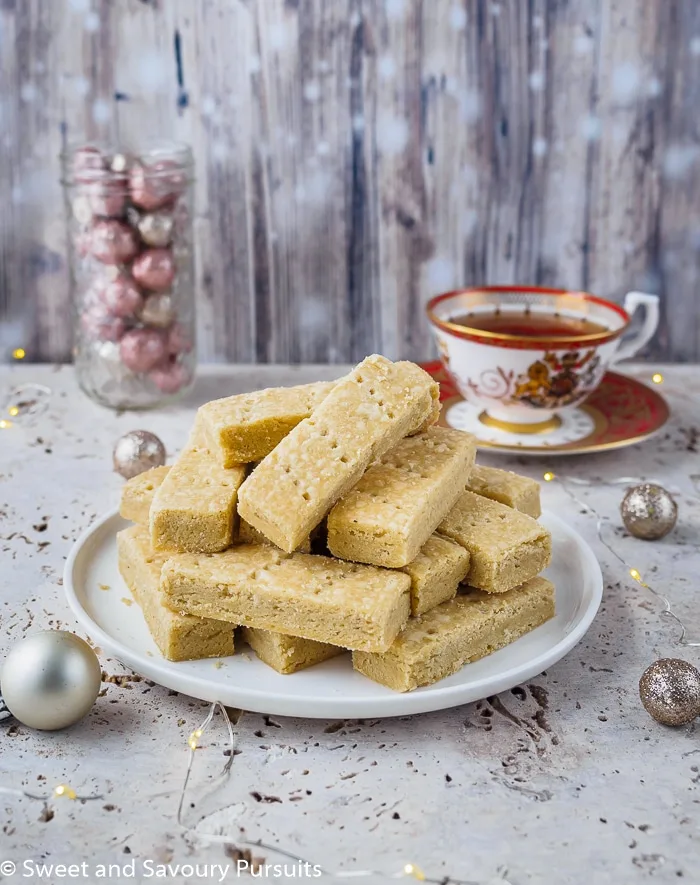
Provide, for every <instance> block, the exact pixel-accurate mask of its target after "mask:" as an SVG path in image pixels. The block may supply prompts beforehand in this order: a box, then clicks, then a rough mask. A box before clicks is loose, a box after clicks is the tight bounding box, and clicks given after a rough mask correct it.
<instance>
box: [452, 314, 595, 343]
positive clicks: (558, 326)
mask: <svg viewBox="0 0 700 885" xmlns="http://www.w3.org/2000/svg"><path fill="white" fill-rule="evenodd" d="M451 321H452V322H453V323H454V324H455V325H456V326H464V327H465V328H467V329H476V330H478V331H480V332H494V333H496V334H499V335H518V336H519V337H520V336H522V337H523V338H570V337H572V336H576V337H578V336H581V335H598V334H600V333H601V332H608V331H609V327H608V326H605V325H603V324H602V323H597V322H594V321H593V320H591V319H589V318H588V317H585V316H565V315H563V314H560V313H542V312H540V311H537V312H534V311H531V310H524V311H523V312H522V313H520V312H517V313H516V312H512V311H507V312H502V311H496V312H495V313H492V312H489V313H477V312H474V313H464V314H459V315H458V316H455V317H452V318H451Z"/></svg>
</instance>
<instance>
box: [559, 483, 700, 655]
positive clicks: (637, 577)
mask: <svg viewBox="0 0 700 885" xmlns="http://www.w3.org/2000/svg"><path fill="white" fill-rule="evenodd" d="M542 479H543V480H544V481H545V482H547V483H551V482H557V483H558V484H559V485H560V487H561V489H562V491H563V492H564V493H565V494H566V495H568V497H569V498H570V499H571V500H572V501H573V502H574V503H575V504H576V505H577V506H578V507H580V508H581V509H582V510H584V511H585V512H586V513H589V514H591V515H592V516H593V517H595V520H596V535H597V538H598V541H599V542H600V543H601V544H602V545H603V546H604V547H605V548H606V550H607V551H608V552H609V553H611V554H612V555H613V556H614V557H615V559H616V560H617V561H618V562H619V563H620V564H621V565H622V566H623V567H624V568H625V570H626V571H627V574H628V575H629V576H630V578H632V580H633V581H636V583H637V584H639V585H640V587H643V588H644V589H645V590H648V591H649V593H651V594H652V596H654V597H655V598H656V599H657V600H658V601H659V602H660V603H661V604H662V606H663V609H662V611H661V614H662V615H665V616H666V617H667V618H669V619H670V620H672V621H673V622H674V623H675V624H676V626H677V627H678V629H679V631H680V632H679V637H678V645H682V646H687V647H691V648H698V647H700V639H698V640H689V639H687V628H686V626H685V624H684V623H683V621H682V620H681V618H679V617H678V615H677V614H676V613H675V612H674V610H673V607H672V606H671V602H670V600H669V599H668V597H667V596H665V595H664V594H663V593H661V592H660V591H658V590H657V589H656V588H655V587H653V586H652V585H651V584H649V583H648V582H647V581H645V580H644V578H643V577H642V573H641V572H640V571H639V569H638V568H637V567H636V566H635V565H633V564H631V563H630V562H628V561H627V560H626V559H625V558H624V557H623V556H622V555H621V554H620V552H619V551H618V550H616V549H615V547H613V545H612V544H610V543H609V542H608V541H607V540H606V538H605V536H604V534H603V526H604V525H606V524H608V523H609V520H608V519H607V518H606V517H604V516H602V515H601V514H600V513H599V512H598V511H597V510H596V509H595V507H593V506H591V505H590V504H589V503H588V502H587V501H584V500H582V499H581V498H579V497H578V495H575V494H574V493H573V492H572V491H571V488H570V487H571V486H572V485H573V486H580V487H583V488H599V487H600V486H605V485H608V486H635V485H639V484H640V483H644V482H654V480H649V479H644V478H640V477H636V476H621V477H619V478H617V479H613V480H602V479H599V480H587V479H579V478H577V477H572V476H560V475H558V474H556V473H554V472H553V471H551V470H547V471H545V473H544V474H543V475H542ZM658 484H659V485H661V483H660V482H659V483H658ZM670 494H673V495H675V496H680V495H682V494H683V493H682V492H681V491H680V490H678V489H671V490H670ZM693 497H697V496H693Z"/></svg>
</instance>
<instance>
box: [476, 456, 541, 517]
mask: <svg viewBox="0 0 700 885" xmlns="http://www.w3.org/2000/svg"><path fill="white" fill-rule="evenodd" d="M467 488H468V489H469V491H470V492H476V494H477V495H482V496H483V497H484V498H491V500H492V501H498V503H499V504H505V505H506V507H512V508H513V509H514V510H519V511H520V512H521V513H527V515H528V516H531V517H532V518H533V519H537V518H538V517H539V516H540V515H541V513H542V508H541V506H540V484H539V483H538V482H537V480H534V479H530V477H529V476H520V475H519V474H518V473H511V471H510V470H499V469H498V467H481V466H480V465H479V464H475V465H474V467H473V468H472V472H471V473H470V474H469V482H468V483H467Z"/></svg>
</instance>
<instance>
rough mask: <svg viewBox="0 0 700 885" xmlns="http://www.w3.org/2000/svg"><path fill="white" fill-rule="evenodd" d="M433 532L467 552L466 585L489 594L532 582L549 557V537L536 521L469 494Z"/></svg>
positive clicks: (465, 493) (462, 495)
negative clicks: (467, 570) (530, 580)
mask: <svg viewBox="0 0 700 885" xmlns="http://www.w3.org/2000/svg"><path fill="white" fill-rule="evenodd" d="M438 532H439V533H440V534H441V535H446V536H447V537H448V538H452V540H453V541H456V542H457V543H458V544H461V545H462V547H465V548H466V549H467V550H468V551H469V554H470V556H471V561H470V566H469V574H468V575H467V581H466V582H467V583H468V584H470V585H471V586H472V587H477V588H479V589H480V590H486V591H487V592H489V593H504V592H505V591H507V590H511V589H512V588H513V587H517V586H518V585H520V584H522V583H523V582H524V581H527V580H529V579H530V578H534V576H535V575H538V574H539V573H540V572H541V571H542V569H543V568H546V566H548V565H549V561H550V559H551V556H552V536H551V535H550V533H549V532H548V531H547V529H546V528H545V527H544V526H543V525H541V524H540V523H539V522H537V520H536V519H533V518H532V517H531V516H527V515H526V514H525V513H519V512H518V511H517V510H513V509H512V508H511V507H506V506H505V504H499V503H498V502H497V501H491V500H489V498H482V497H481V495H475V494H474V492H469V491H465V492H462V494H461V495H460V496H459V498H458V499H457V503H456V504H455V506H454V507H453V508H452V510H450V512H449V513H448V514H447V516H446V517H445V518H444V519H443V521H442V522H441V523H440V525H439V526H438Z"/></svg>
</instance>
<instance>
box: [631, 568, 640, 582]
mask: <svg viewBox="0 0 700 885" xmlns="http://www.w3.org/2000/svg"><path fill="white" fill-rule="evenodd" d="M630 576H631V577H632V578H634V580H635V581H639V583H640V584H641V583H642V576H641V575H640V574H639V572H638V571H637V569H636V568H631V569H630Z"/></svg>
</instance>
